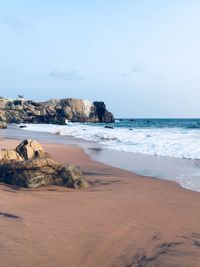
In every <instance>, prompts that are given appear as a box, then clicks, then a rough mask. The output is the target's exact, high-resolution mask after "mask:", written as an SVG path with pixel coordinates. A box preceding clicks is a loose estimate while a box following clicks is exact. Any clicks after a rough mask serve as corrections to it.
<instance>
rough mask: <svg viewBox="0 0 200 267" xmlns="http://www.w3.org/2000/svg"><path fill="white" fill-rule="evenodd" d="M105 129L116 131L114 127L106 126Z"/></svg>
mask: <svg viewBox="0 0 200 267" xmlns="http://www.w3.org/2000/svg"><path fill="white" fill-rule="evenodd" d="M104 128H106V129H114V127H112V126H107V125H106V126H105V127H104Z"/></svg>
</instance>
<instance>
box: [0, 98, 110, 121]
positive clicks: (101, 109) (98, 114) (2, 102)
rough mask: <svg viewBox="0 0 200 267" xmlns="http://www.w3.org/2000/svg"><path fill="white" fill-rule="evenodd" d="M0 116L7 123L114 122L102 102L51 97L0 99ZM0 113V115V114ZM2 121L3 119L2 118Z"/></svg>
mask: <svg viewBox="0 0 200 267" xmlns="http://www.w3.org/2000/svg"><path fill="white" fill-rule="evenodd" d="M0 112H1V113H0V117H2V118H4V119H5V121H4V122H7V123H52V124H61V125H63V124H65V122H66V120H70V121H72V122H106V123H110V122H114V116H113V114H112V113H110V112H108V111H107V109H106V106H105V104H104V102H94V103H91V102H89V101H87V100H81V99H73V98H66V99H51V100H48V101H46V102H34V101H32V100H23V99H19V100H9V99H3V98H1V99H0ZM1 114H2V115H1ZM2 121H3V120H2Z"/></svg>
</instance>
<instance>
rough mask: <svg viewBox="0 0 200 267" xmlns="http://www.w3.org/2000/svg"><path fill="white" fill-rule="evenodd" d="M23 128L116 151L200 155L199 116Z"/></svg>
mask: <svg viewBox="0 0 200 267" xmlns="http://www.w3.org/2000/svg"><path fill="white" fill-rule="evenodd" d="M105 127H109V128H105ZM26 129H27V130H31V131H40V132H49V133H54V134H59V135H66V136H73V137H77V138H82V139H85V140H87V141H95V142H98V143H100V144H102V145H104V146H105V147H106V148H109V149H113V150H118V151H125V152H132V153H140V154H147V155H157V156H168V157H176V158H186V159H200V119H118V120H116V122H115V123H112V124H100V123H97V124H91V123H71V124H69V125H66V126H59V125H47V124H39V125H38V124H27V128H26Z"/></svg>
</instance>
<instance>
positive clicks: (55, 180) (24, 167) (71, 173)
mask: <svg viewBox="0 0 200 267" xmlns="http://www.w3.org/2000/svg"><path fill="white" fill-rule="evenodd" d="M0 182H3V183H7V184H10V185H14V186H19V187H25V188H32V189H33V188H37V187H39V186H45V185H58V186H65V187H69V188H75V189H78V188H87V187H88V183H87V182H86V181H85V179H84V177H83V174H82V173H81V172H80V171H79V170H78V169H77V168H76V167H74V166H70V165H65V164H60V163H58V162H56V161H54V160H53V159H50V157H49V155H48V154H47V153H46V152H45V151H44V150H43V148H42V146H41V145H40V144H39V143H38V142H37V141H35V140H24V141H22V142H21V143H20V144H19V145H18V146H17V147H16V148H15V149H13V150H1V151H0Z"/></svg>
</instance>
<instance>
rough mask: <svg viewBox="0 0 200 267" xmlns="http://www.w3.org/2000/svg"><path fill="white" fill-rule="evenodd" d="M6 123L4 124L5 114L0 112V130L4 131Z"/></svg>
mask: <svg viewBox="0 0 200 267" xmlns="http://www.w3.org/2000/svg"><path fill="white" fill-rule="evenodd" d="M6 128H7V123H6V115H5V112H4V111H2V110H0V129H6Z"/></svg>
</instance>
